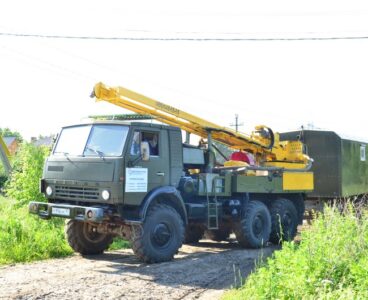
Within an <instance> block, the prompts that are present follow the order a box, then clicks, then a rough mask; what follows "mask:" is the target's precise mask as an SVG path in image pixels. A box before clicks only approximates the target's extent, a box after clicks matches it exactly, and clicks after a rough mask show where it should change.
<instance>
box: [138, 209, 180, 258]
mask: <svg viewBox="0 0 368 300" xmlns="http://www.w3.org/2000/svg"><path fill="white" fill-rule="evenodd" d="M184 232H185V228H184V223H183V220H182V218H181V216H180V215H179V213H178V212H177V211H176V210H175V209H174V208H172V207H171V206H168V205H165V204H156V205H154V206H153V207H151V208H150V210H149V212H148V214H147V216H146V219H145V221H144V223H143V225H132V234H131V244H132V248H133V251H134V254H135V255H136V256H137V257H138V258H139V259H140V260H142V261H144V262H147V263H157V262H164V261H169V260H171V259H172V258H173V257H174V255H175V254H176V253H177V252H178V249H179V248H180V247H181V246H182V244H183V240H184Z"/></svg>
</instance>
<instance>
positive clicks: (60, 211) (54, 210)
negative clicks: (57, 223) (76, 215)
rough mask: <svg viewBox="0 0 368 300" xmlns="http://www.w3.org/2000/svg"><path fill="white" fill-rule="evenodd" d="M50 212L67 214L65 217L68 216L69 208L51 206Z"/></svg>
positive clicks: (60, 214) (61, 214)
mask: <svg viewBox="0 0 368 300" xmlns="http://www.w3.org/2000/svg"><path fill="white" fill-rule="evenodd" d="M51 212H52V214H53V215H59V216H67V217H68V216H70V209H69V208H60V207H53V208H52V210H51Z"/></svg>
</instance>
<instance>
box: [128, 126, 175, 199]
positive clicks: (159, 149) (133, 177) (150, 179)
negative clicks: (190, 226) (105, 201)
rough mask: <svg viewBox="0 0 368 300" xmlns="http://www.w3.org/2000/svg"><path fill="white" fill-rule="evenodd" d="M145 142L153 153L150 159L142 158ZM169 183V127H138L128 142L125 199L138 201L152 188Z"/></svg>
mask: <svg viewBox="0 0 368 300" xmlns="http://www.w3.org/2000/svg"><path fill="white" fill-rule="evenodd" d="M155 139H156V141H155ZM142 142H148V144H149V148H150V157H149V160H147V161H143V160H142V159H141V153H140V144H141V143H142ZM169 184H170V158H169V143H168V133H167V130H160V129H158V128H144V129H135V130H134V131H133V133H132V136H131V140H130V143H129V144H128V151H127V159H126V168H125V187H124V194H125V195H124V203H125V204H131V205H139V204H140V203H141V201H142V200H143V198H144V197H145V195H146V194H147V193H149V192H150V191H151V190H153V189H155V188H157V187H160V186H165V185H169Z"/></svg>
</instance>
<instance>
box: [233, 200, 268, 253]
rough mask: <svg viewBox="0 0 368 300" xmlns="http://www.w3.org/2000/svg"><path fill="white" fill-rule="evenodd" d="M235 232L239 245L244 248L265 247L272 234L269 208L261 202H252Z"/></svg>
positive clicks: (246, 208)
mask: <svg viewBox="0 0 368 300" xmlns="http://www.w3.org/2000/svg"><path fill="white" fill-rule="evenodd" d="M234 231H235V235H236V238H237V240H238V242H239V244H240V245H241V246H242V247H244V248H260V247H263V246H265V245H266V244H267V242H268V240H269V238H270V232H271V216H270V213H269V211H268V209H267V206H266V205H264V204H263V203H262V202H260V201H250V202H249V203H248V204H247V206H246V207H245V212H244V215H243V218H242V220H241V221H240V222H239V224H237V226H235V230H234Z"/></svg>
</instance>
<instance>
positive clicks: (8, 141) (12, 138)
mask: <svg viewBox="0 0 368 300" xmlns="http://www.w3.org/2000/svg"><path fill="white" fill-rule="evenodd" d="M16 139H17V138H16V137H15V136H6V137H3V140H4V142H5V144H6V146H7V147H9V146H10V145H11V144H12V143H13V142H14V141H15V140H16Z"/></svg>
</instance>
